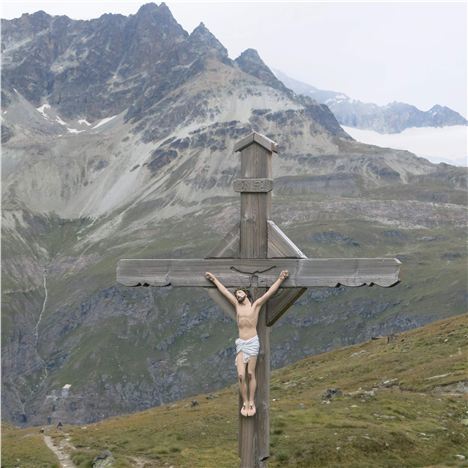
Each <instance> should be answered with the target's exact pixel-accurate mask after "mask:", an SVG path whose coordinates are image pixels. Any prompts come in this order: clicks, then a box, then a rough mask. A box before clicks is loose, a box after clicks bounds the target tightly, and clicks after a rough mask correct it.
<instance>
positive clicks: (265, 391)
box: [234, 133, 276, 468]
mask: <svg viewBox="0 0 468 468" xmlns="http://www.w3.org/2000/svg"><path fill="white" fill-rule="evenodd" d="M234 149H235V151H241V180H240V181H238V182H239V187H240V188H239V190H238V191H240V192H241V222H240V257H241V258H267V254H268V225H267V220H268V219H269V217H270V212H271V191H270V190H271V183H270V184H268V183H267V182H264V181H265V180H268V179H270V180H271V177H272V170H271V157H272V153H273V151H276V143H274V142H273V141H271V140H269V139H268V138H266V137H264V136H262V135H259V134H257V133H252V134H251V135H249V136H248V137H247V138H245V139H244V140H242V141H240V142H239V143H238V144H237V145H236V146H235V148H234ZM249 179H256V180H255V181H252V180H249ZM258 179H260V180H258ZM261 179H263V181H262V180H261ZM268 186H269V187H270V188H265V187H268ZM262 187H263V189H262ZM264 292H265V289H262V288H258V287H257V288H254V291H253V293H254V300H255V299H256V298H257V297H259V296H260V295H261V294H263V293H264ZM266 308H267V306H264V307H263V308H262V310H261V311H260V315H259V318H258V325H257V334H258V337H259V340H260V352H259V355H258V358H257V365H256V379H257V391H256V395H255V406H256V408H257V412H256V414H255V416H254V417H244V416H241V415H240V408H241V405H242V399H241V397H239V455H240V459H241V461H240V466H241V468H257V467H258V468H260V467H261V468H263V467H266V466H267V463H268V461H267V460H268V457H269V455H270V421H269V402H270V394H269V392H270V329H269V327H268V326H267V321H266V318H267V310H266Z"/></svg>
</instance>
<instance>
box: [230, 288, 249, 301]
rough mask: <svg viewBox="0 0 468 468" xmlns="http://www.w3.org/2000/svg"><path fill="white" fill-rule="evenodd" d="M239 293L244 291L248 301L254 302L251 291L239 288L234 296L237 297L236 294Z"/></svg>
mask: <svg viewBox="0 0 468 468" xmlns="http://www.w3.org/2000/svg"><path fill="white" fill-rule="evenodd" d="M237 291H243V292H245V295H246V296H247V299H248V300H249V301H250V302H252V301H253V299H252V294H250V290H249V289H246V288H237V289H236V290H235V291H234V296H235V295H236V292H237Z"/></svg>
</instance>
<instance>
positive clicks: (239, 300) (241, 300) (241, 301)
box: [237, 296, 245, 304]
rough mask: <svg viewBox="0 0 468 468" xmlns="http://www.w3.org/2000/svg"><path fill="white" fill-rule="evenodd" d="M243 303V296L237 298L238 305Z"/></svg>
mask: <svg viewBox="0 0 468 468" xmlns="http://www.w3.org/2000/svg"><path fill="white" fill-rule="evenodd" d="M244 301H245V296H243V297H241V298H239V297H238V298H237V302H238V303H239V304H242V303H243V302H244Z"/></svg>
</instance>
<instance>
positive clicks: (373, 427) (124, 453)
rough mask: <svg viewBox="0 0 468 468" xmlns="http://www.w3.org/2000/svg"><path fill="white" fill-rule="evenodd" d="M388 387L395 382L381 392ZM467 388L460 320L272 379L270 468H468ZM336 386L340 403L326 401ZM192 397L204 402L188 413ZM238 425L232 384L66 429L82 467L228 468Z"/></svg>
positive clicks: (467, 350)
mask: <svg viewBox="0 0 468 468" xmlns="http://www.w3.org/2000/svg"><path fill="white" fill-rule="evenodd" d="M390 379H397V380H395V381H394V383H393V385H390V384H386V385H387V386H386V385H385V384H384V383H383V382H384V381H387V380H390ZM467 380H468V315H466V314H465V315H461V316H457V317H452V318H450V319H445V320H442V321H438V322H435V323H432V324H431V325H428V326H426V327H423V328H419V329H415V330H412V331H410V332H406V333H402V334H400V335H398V336H396V337H395V339H394V340H391V341H389V342H388V343H387V339H386V338H381V339H377V340H371V341H369V342H366V343H363V344H360V345H355V346H349V347H345V348H341V349H338V350H335V351H332V352H328V353H323V354H319V355H315V356H311V357H308V358H305V359H303V360H301V361H298V362H297V363H295V364H293V365H291V366H288V367H286V368H283V369H279V370H277V371H274V372H273V373H272V378H271V385H270V389H271V395H270V399H271V401H270V414H271V431H270V445H271V458H270V466H271V467H283V466H294V467H335V466H346V467H356V468H361V467H369V468H371V467H376V466H379V467H388V468H390V467H392V468H393V467H424V466H440V467H442V466H468V463H466V462H462V461H460V460H459V459H458V458H457V457H456V455H463V456H465V457H466V458H467V459H468V443H467V442H468V430H467V427H466V426H464V425H463V424H462V420H463V419H466V418H468V400H467V398H466V394H465V395H463V394H461V393H456V392H455V391H454V389H453V386H454V385H456V384H457V383H458V382H466V381H467ZM332 387H334V388H339V389H341V390H342V392H343V393H342V395H341V396H338V397H335V398H332V399H331V401H330V403H329V404H326V403H323V401H324V400H322V395H323V393H324V392H325V390H326V389H327V388H332ZM192 399H197V400H198V401H199V403H200V404H199V405H198V406H195V407H193V408H192V407H191V406H190V400H192ZM237 420H238V416H237V387H236V386H235V385H233V386H231V387H228V388H226V389H224V390H221V391H219V392H217V393H215V398H212V399H207V398H206V396H205V395H198V396H195V397H191V398H190V399H186V400H181V401H178V402H176V403H174V404H169V405H165V406H161V407H158V408H154V409H151V410H147V411H144V412H141V413H136V414H133V415H128V416H121V417H117V418H111V419H108V420H105V421H102V422H99V423H96V424H91V425H88V426H85V427H78V426H66V427H65V430H64V432H66V433H68V434H69V435H70V437H71V443H72V444H73V445H74V446H75V447H76V452H74V453H73V457H74V459H76V461H77V462H78V461H79V462H80V465H79V466H90V465H89V463H90V462H91V461H92V459H93V458H94V457H95V456H96V453H99V452H101V451H102V450H105V449H107V450H110V451H111V452H112V454H113V456H114V457H115V459H116V466H119V467H132V466H135V459H139V460H140V461H142V460H143V461H145V462H146V463H147V465H145V466H167V465H173V466H174V467H190V468H195V467H201V468H210V467H213V468H215V467H216V468H217V467H226V468H227V467H233V466H237V464H238V458H237ZM8 430H9V431H12V429H8ZM29 431H33V429H30V430H29ZM17 433H18V434H23V433H24V432H21V431H19V430H18V432H17ZM4 435H5V431H4ZM55 436H56V437H63V435H62V434H60V433H56V434H55ZM17 440H18V437H9V438H5V437H4V444H3V445H4V454H6V455H4V460H5V456H6V460H12V459H13V455H12V453H13V451H14V450H13V448H12V445H13V447H15V446H16V444H17ZM37 450H40V449H39V448H38V449H37ZM41 450H42V449H41ZM28 453H31V451H28ZM25 463H27V462H25ZM4 466H5V467H8V466H13V465H9V464H5V465H4ZM22 466H23V465H22ZM24 466H33V465H27V464H25V465H24ZM37 466H40V465H37Z"/></svg>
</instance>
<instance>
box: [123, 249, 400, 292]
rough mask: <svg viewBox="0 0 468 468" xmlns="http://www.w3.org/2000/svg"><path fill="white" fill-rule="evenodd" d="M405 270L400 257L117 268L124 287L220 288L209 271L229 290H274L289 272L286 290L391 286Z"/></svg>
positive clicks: (141, 263) (150, 263) (163, 262)
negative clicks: (341, 286) (211, 280)
mask: <svg viewBox="0 0 468 468" xmlns="http://www.w3.org/2000/svg"><path fill="white" fill-rule="evenodd" d="M247 246H248V247H250V246H251V245H250V244H247ZM400 265H401V263H400V261H399V260H398V259H396V258H305V259H292V258H275V259H266V258H258V259H257V258H242V259H235V258H234V259H229V258H226V259H225V258H220V259H172V260H171V259H154V260H153V259H138V260H126V259H124V260H120V261H119V263H118V266H117V282H119V283H121V284H123V285H125V286H170V285H171V286H182V287H192V286H194V287H202V288H209V287H215V286H214V285H213V283H211V282H210V281H208V280H207V279H206V278H205V272H206V271H210V272H211V273H213V274H214V275H216V276H217V277H218V278H219V280H220V281H221V282H222V283H223V284H224V285H225V286H226V287H227V288H237V287H253V286H256V287H270V286H271V285H272V284H273V283H274V282H275V281H276V279H277V278H278V275H279V274H280V272H281V270H288V271H289V277H288V278H287V279H286V281H284V282H283V284H282V285H281V287H282V288H298V287H300V288H307V287H311V286H327V287H335V286H338V285H340V284H341V285H344V286H362V285H364V284H367V285H372V284H377V285H379V286H383V287H389V286H393V285H394V284H396V283H397V282H398V281H399V277H398V275H399V271H400Z"/></svg>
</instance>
